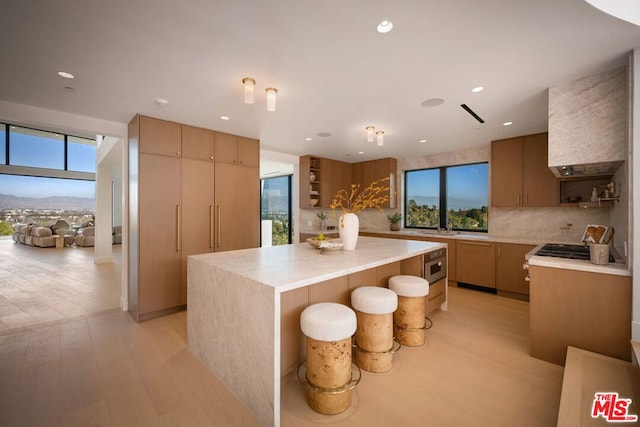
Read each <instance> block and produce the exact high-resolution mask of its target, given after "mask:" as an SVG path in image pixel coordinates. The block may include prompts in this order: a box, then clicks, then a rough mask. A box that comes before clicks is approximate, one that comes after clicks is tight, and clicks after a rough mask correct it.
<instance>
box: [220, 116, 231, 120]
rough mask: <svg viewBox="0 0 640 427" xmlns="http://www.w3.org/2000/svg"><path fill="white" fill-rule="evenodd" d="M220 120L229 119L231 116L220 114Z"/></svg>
mask: <svg viewBox="0 0 640 427" xmlns="http://www.w3.org/2000/svg"><path fill="white" fill-rule="evenodd" d="M220 120H229V116H220Z"/></svg>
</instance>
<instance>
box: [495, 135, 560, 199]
mask: <svg viewBox="0 0 640 427" xmlns="http://www.w3.org/2000/svg"><path fill="white" fill-rule="evenodd" d="M547 153H548V148H547V134H546V133H539V134H535V135H527V136H522V137H517V138H509V139H501V140H498V141H493V142H492V143H491V205H492V206H494V207H543V206H558V179H557V178H556V177H555V176H554V175H553V173H552V172H551V171H550V170H549V167H548V166H547Z"/></svg>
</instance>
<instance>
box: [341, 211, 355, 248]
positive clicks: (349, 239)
mask: <svg viewBox="0 0 640 427" xmlns="http://www.w3.org/2000/svg"><path fill="white" fill-rule="evenodd" d="M359 228H360V220H359V219H358V215H356V214H354V213H345V214H342V215H340V220H339V221H338V232H339V233H340V240H342V243H343V244H344V246H343V247H342V249H344V250H345V251H352V250H354V249H355V248H356V244H357V243H358V231H359Z"/></svg>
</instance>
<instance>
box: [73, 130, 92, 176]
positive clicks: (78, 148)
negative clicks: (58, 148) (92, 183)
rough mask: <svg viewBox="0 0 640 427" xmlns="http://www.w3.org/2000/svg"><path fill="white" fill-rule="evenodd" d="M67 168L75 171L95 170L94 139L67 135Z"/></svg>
mask: <svg viewBox="0 0 640 427" xmlns="http://www.w3.org/2000/svg"><path fill="white" fill-rule="evenodd" d="M67 170H70V171H76V172H95V171H96V141H95V140H93V139H86V138H78V137H75V136H69V137H67Z"/></svg>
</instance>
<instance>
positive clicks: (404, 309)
mask: <svg viewBox="0 0 640 427" xmlns="http://www.w3.org/2000/svg"><path fill="white" fill-rule="evenodd" d="M389 289H391V290H392V291H393V292H395V293H396V294H397V295H398V309H397V310H396V312H395V313H394V314H393V323H394V330H395V334H396V339H397V340H398V341H399V342H400V343H401V344H402V345H406V346H408V347H420V346H422V345H424V343H425V334H424V330H425V327H426V322H425V316H426V313H425V311H426V298H425V297H426V296H427V295H428V294H429V282H428V281H427V280H425V279H423V278H422V277H418V276H408V275H399V276H393V277H391V278H390V279H389Z"/></svg>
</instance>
